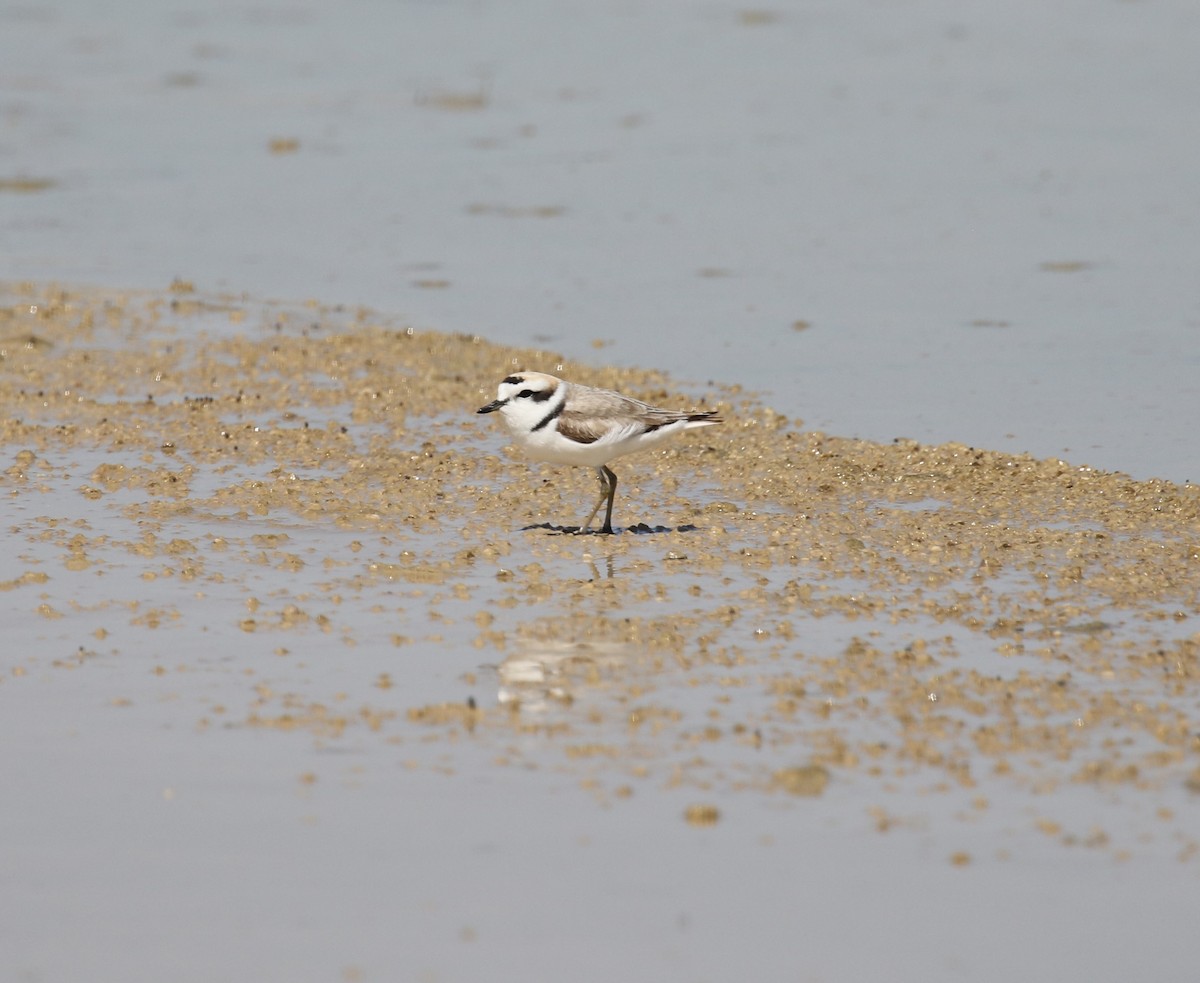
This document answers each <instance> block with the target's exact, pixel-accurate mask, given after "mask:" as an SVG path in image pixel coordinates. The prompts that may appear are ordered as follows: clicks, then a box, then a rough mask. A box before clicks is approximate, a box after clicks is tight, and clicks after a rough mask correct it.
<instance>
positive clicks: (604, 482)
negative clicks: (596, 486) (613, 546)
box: [579, 465, 617, 533]
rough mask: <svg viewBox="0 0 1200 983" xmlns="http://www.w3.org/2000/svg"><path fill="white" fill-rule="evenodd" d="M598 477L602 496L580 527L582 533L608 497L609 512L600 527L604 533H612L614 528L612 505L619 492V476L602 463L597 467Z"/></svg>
mask: <svg viewBox="0 0 1200 983" xmlns="http://www.w3.org/2000/svg"><path fill="white" fill-rule="evenodd" d="M596 477H597V478H599V479H600V497H599V498H598V499H596V504H595V505H594V506H592V511H591V512H589V513H588V517H587V518H586V519H584V520H583V525H581V526H580V527H579V532H580V533H585V532H587V530H588V526H590V525H591V524H592V520H593V519H594V518H596V513H597V512H599V511H600V506H601V504H602V503H603V502H604V499H605V498H607V499H608V512H607V513H606V514H605V516H604V525H603V527H602V528H601V529H600V531H601V532H603V533H611V532H612V531H613V529H612V507H613V497H614V496H615V495H616V494H617V476H616V475H615V474H613V472H612V469H611V468H609V467H608V466H606V465H601V466H600V467H598V468H596Z"/></svg>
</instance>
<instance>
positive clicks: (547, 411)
mask: <svg viewBox="0 0 1200 983" xmlns="http://www.w3.org/2000/svg"><path fill="white" fill-rule="evenodd" d="M496 410H499V411H500V416H501V417H502V418H503V420H504V423H505V425H506V426H507V427H508V429H509V431H511V433H512V435H513V438H514V439H515V440H516V442H517V444H518V445H519V446H520V448H521V450H523V451H524V452H525V453H526V454H528V455H529V456H530V457H532V458H534V459H535V460H538V461H549V462H550V463H551V464H578V465H587V466H589V467H592V468H595V469H596V474H597V476H598V477H599V478H600V497H599V498H598V499H597V500H596V505H595V507H594V508H593V509H592V511H591V512H590V513H589V514H588V517H587V518H586V519H584V520H583V525H581V526H580V527H579V532H586V531H587V528H588V526H590V525H591V524H592V519H594V518H595V517H596V513H597V512H599V511H600V505H601V503H603V502H604V500H605V498H607V499H608V510H607V511H606V512H605V514H604V525H603V526H602V527H601V529H600V531H601V532H603V533H611V532H612V531H613V528H612V510H613V498H614V497H615V496H616V494H617V476H616V475H615V474H614V473H613V471H612V469H611V468H609V467H608V466H607V465H608V462H609V461H611V460H612V459H613V458H614V457H620V456H621V455H622V454H630V453H632V452H633V451H644V450H646V449H647V448H650V447H655V446H657V445H658V444H661V443H662V442H663V441H664V440H666V439H667V438H668V437H670V436H671V435H672V434H677V433H679V432H680V431H681V430H690V429H691V428H692V427H707V426H711V425H712V424H714V423H720V422H721V419H720V417H718V416H717V413H716V410H710V411H709V412H707V413H677V412H676V411H675V410H664V409H660V408H659V407H657V406H651V405H649V404H648V403H643V402H642V401H641V400H640V399H631V398H630V397H629V396H622V395H621V394H620V393H615V392H611V391H610V390H608V389H593V388H592V387H591V386H581V385H579V384H578V383H575V382H567V381H566V380H565V379H557V378H555V377H554V376H552V375H545V374H544V373H542V372H518V373H517V374H516V375H510V376H509V377H508V378H507V379H505V380H504V381H503V382H502V383H500V386H499V388H498V389H497V392H496V398H495V399H494V400H492V402H490V403H488V404H487V406H481V407H480V408H479V409H478V410H477V411H476V412H478V413H494V412H495V411H496Z"/></svg>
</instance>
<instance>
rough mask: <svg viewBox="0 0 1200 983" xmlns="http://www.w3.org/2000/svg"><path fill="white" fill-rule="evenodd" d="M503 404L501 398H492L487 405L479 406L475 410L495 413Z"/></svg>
mask: <svg viewBox="0 0 1200 983" xmlns="http://www.w3.org/2000/svg"><path fill="white" fill-rule="evenodd" d="M503 405H504V401H503V400H500V399H493V400H492V401H491V402H490V403H488V404H487V406H481V407H479V409H477V410H476V411H475V412H476V413H495V412H496V410H498V409H500V407H501V406H503Z"/></svg>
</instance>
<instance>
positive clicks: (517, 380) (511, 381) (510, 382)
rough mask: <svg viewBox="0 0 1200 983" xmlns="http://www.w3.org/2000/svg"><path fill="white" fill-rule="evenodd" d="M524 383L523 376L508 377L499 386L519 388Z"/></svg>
mask: <svg viewBox="0 0 1200 983" xmlns="http://www.w3.org/2000/svg"><path fill="white" fill-rule="evenodd" d="M524 381H525V377H524V376H523V375H510V376H509V377H508V378H507V379H505V380H504V381H503V382H502V383H501V385H502V386H519V385H520V384H521V383H522V382H524Z"/></svg>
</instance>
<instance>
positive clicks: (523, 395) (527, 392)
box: [517, 389, 533, 399]
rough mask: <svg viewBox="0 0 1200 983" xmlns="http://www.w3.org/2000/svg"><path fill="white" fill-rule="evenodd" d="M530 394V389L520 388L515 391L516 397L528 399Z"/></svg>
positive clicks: (531, 393) (531, 391)
mask: <svg viewBox="0 0 1200 983" xmlns="http://www.w3.org/2000/svg"><path fill="white" fill-rule="evenodd" d="M532 395H533V390H532V389H522V390H521V391H520V392H519V393H517V399H528V398H529V397H530V396H532Z"/></svg>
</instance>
